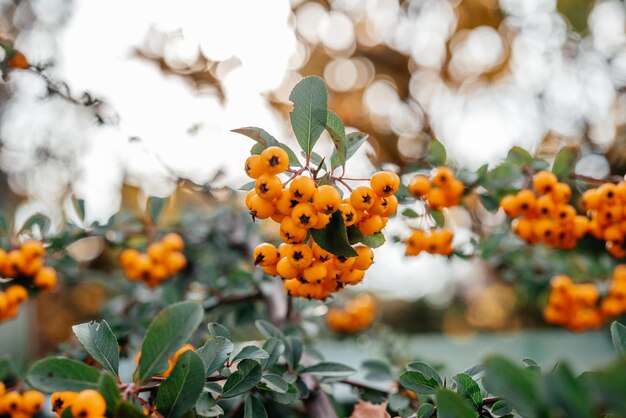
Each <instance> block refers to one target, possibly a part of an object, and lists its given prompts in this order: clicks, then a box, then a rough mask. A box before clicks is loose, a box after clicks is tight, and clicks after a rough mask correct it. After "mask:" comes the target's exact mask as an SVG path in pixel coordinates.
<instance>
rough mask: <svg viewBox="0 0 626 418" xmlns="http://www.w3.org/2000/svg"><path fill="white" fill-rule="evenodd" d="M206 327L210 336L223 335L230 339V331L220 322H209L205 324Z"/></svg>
mask: <svg viewBox="0 0 626 418" xmlns="http://www.w3.org/2000/svg"><path fill="white" fill-rule="evenodd" d="M207 328H208V330H209V335H211V337H224V338H226V339H228V340H230V339H231V336H230V331H229V330H228V328H226V327H225V326H224V325H222V324H218V323H215V322H210V323H209V324H207Z"/></svg>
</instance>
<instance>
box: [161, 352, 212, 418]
mask: <svg viewBox="0 0 626 418" xmlns="http://www.w3.org/2000/svg"><path fill="white" fill-rule="evenodd" d="M203 369H204V367H203V363H202V359H201V358H200V356H198V355H197V354H196V353H194V352H193V351H186V352H185V353H183V355H182V356H180V358H179V359H178V361H177V362H176V364H175V365H174V369H173V370H172V373H170V375H169V376H168V377H167V378H166V379H165V380H164V381H163V383H161V385H160V386H159V390H158V391H157V396H156V406H157V410H158V411H159V412H160V413H161V414H162V415H163V416H164V417H165V418H178V417H181V416H183V415H184V414H185V413H186V412H188V411H190V410H191V409H192V408H193V407H195V405H196V402H197V400H198V397H199V396H200V394H201V393H202V388H203V387H204V379H205V377H206V375H205V374H204V370H203Z"/></svg>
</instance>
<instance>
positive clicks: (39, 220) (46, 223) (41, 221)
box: [19, 213, 50, 235]
mask: <svg viewBox="0 0 626 418" xmlns="http://www.w3.org/2000/svg"><path fill="white" fill-rule="evenodd" d="M35 225H36V226H38V227H39V229H40V230H41V232H42V233H43V234H44V235H45V234H46V233H47V231H48V229H50V218H48V217H47V216H46V215H44V214H41V213H35V214H34V215H32V216H31V217H30V218H28V219H26V222H24V225H22V227H21V228H20V229H19V233H20V234H21V233H22V232H24V231H30V230H32V229H33V227H34V226H35Z"/></svg>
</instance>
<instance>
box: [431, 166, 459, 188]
mask: <svg viewBox="0 0 626 418" xmlns="http://www.w3.org/2000/svg"><path fill="white" fill-rule="evenodd" d="M432 179H433V184H434V185H435V186H437V187H443V188H445V187H446V186H447V185H448V183H450V182H451V181H452V180H453V179H454V173H453V172H452V170H450V169H449V168H448V167H444V166H442V167H437V168H435V171H434V173H433V177H432Z"/></svg>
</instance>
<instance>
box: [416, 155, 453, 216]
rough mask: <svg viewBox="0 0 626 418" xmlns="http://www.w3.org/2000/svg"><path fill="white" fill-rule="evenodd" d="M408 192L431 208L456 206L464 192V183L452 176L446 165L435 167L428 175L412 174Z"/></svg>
mask: <svg viewBox="0 0 626 418" xmlns="http://www.w3.org/2000/svg"><path fill="white" fill-rule="evenodd" d="M408 190H409V193H411V194H412V195H413V196H415V197H416V198H418V199H423V200H424V201H425V202H426V203H427V204H428V207H429V208H430V209H432V210H441V209H444V208H449V207H451V206H458V204H459V203H460V202H461V198H462V197H463V193H465V184H463V182H462V181H461V180H458V179H457V178H455V177H454V173H453V172H452V170H451V169H450V168H448V167H443V166H442V167H437V168H435V169H434V170H433V173H432V175H431V176H430V177H428V176H425V175H423V174H418V175H416V176H414V177H413V178H412V179H411V181H410V182H409V185H408Z"/></svg>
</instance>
